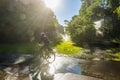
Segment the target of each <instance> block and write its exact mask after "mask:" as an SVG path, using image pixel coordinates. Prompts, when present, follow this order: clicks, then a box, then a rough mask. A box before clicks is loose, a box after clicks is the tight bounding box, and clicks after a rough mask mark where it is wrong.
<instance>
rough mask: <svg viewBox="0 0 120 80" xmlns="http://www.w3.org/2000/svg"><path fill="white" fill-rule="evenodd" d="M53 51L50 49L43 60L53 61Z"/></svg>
mask: <svg viewBox="0 0 120 80" xmlns="http://www.w3.org/2000/svg"><path fill="white" fill-rule="evenodd" d="M55 57H56V56H55V53H54V52H53V51H50V52H49V54H48V55H46V56H45V60H46V61H47V62H48V63H52V62H54V61H55Z"/></svg>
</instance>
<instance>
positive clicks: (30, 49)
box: [0, 43, 38, 54]
mask: <svg viewBox="0 0 120 80" xmlns="http://www.w3.org/2000/svg"><path fill="white" fill-rule="evenodd" d="M37 49H38V44H37V43H22V44H0V53H25V54H32V53H35V52H36V50H37Z"/></svg>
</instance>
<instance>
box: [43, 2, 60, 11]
mask: <svg viewBox="0 0 120 80" xmlns="http://www.w3.org/2000/svg"><path fill="white" fill-rule="evenodd" d="M44 2H45V4H46V6H47V7H48V8H50V9H52V10H55V9H56V8H57V7H58V5H59V4H60V0H44Z"/></svg>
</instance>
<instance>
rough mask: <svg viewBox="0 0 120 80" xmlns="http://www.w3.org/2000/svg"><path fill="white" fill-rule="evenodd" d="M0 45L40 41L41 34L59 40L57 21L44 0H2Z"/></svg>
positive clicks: (0, 6) (0, 5) (0, 1)
mask: <svg viewBox="0 0 120 80" xmlns="http://www.w3.org/2000/svg"><path fill="white" fill-rule="evenodd" d="M0 23H1V24H0V38H1V39H0V43H28V42H32V41H39V34H40V32H43V31H44V32H47V34H48V36H49V38H50V40H51V41H52V40H57V39H58V36H59V35H58V33H59V30H58V27H59V26H60V25H59V24H58V22H57V19H56V17H55V15H54V13H53V11H51V10H50V9H48V8H47V7H46V6H45V4H44V2H43V1H42V0H27V1H24V0H0Z"/></svg>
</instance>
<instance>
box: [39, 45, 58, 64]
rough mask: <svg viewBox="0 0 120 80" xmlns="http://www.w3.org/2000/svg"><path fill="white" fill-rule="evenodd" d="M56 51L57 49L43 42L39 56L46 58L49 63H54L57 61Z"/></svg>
mask: <svg viewBox="0 0 120 80" xmlns="http://www.w3.org/2000/svg"><path fill="white" fill-rule="evenodd" d="M55 53H56V51H55V49H52V48H50V47H48V46H47V47H46V46H43V44H39V50H38V52H37V56H40V58H43V59H45V60H46V61H47V62H48V63H52V62H54V61H55V56H56V55H55Z"/></svg>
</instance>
